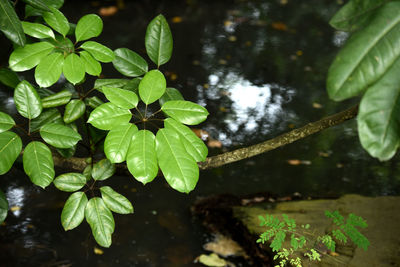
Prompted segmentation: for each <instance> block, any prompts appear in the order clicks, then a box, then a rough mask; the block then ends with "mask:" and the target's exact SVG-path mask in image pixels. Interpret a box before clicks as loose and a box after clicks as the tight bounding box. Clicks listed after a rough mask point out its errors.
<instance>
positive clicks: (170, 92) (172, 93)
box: [158, 87, 184, 106]
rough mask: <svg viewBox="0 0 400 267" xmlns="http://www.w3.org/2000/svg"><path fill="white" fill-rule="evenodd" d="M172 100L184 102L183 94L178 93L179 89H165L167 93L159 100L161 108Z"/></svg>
mask: <svg viewBox="0 0 400 267" xmlns="http://www.w3.org/2000/svg"><path fill="white" fill-rule="evenodd" d="M172 100H184V99H183V96H182V94H181V93H180V92H179V91H178V89H175V88H171V87H167V88H166V89H165V93H164V94H163V95H162V97H161V98H160V99H159V100H158V102H159V103H160V106H162V105H164V103H165V102H168V101H172Z"/></svg>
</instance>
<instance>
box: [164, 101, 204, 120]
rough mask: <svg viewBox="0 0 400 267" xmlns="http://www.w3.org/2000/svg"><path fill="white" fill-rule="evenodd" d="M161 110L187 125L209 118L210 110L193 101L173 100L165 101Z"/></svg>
mask: <svg viewBox="0 0 400 267" xmlns="http://www.w3.org/2000/svg"><path fill="white" fill-rule="evenodd" d="M161 110H162V111H164V113H165V114H167V115H168V116H170V117H171V118H173V119H175V120H176V121H179V122H181V123H184V124H187V125H196V124H199V123H201V122H203V121H204V120H205V119H207V116H208V111H207V110H206V109H205V108H204V107H202V106H200V105H198V104H196V103H193V102H190V101H184V100H172V101H168V102H166V103H164V105H162V107H161Z"/></svg>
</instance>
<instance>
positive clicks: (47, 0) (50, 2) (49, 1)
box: [25, 0, 64, 17]
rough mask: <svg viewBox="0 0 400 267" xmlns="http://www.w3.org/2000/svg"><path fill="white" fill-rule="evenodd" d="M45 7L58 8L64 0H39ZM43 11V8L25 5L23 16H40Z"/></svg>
mask: <svg viewBox="0 0 400 267" xmlns="http://www.w3.org/2000/svg"><path fill="white" fill-rule="evenodd" d="M41 2H43V3H44V4H45V5H46V6H47V7H49V6H51V7H54V8H57V9H60V8H61V7H62V5H63V4H64V0H41ZM43 13H44V11H43V10H41V9H37V8H35V7H33V6H31V5H26V6H25V17H31V16H42V15H43Z"/></svg>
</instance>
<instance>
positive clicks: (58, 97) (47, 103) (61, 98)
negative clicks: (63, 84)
mask: <svg viewBox="0 0 400 267" xmlns="http://www.w3.org/2000/svg"><path fill="white" fill-rule="evenodd" d="M71 96H72V93H71V92H70V91H68V90H62V91H60V92H58V93H56V94H54V95H50V96H47V97H45V98H43V99H42V106H43V108H53V107H59V106H62V105H65V104H67V103H68V102H69V101H70V100H71Z"/></svg>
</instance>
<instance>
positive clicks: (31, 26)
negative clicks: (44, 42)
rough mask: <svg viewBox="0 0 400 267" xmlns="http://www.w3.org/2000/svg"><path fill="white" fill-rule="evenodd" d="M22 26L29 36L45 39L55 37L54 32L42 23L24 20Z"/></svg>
mask: <svg viewBox="0 0 400 267" xmlns="http://www.w3.org/2000/svg"><path fill="white" fill-rule="evenodd" d="M21 23H22V28H23V29H24V33H26V34H27V35H29V36H32V37H35V38H38V39H45V38H53V39H54V38H55V36H54V32H53V31H52V30H51V29H50V28H49V27H47V26H44V25H43V24H40V23H33V22H28V21H22V22H21Z"/></svg>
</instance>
